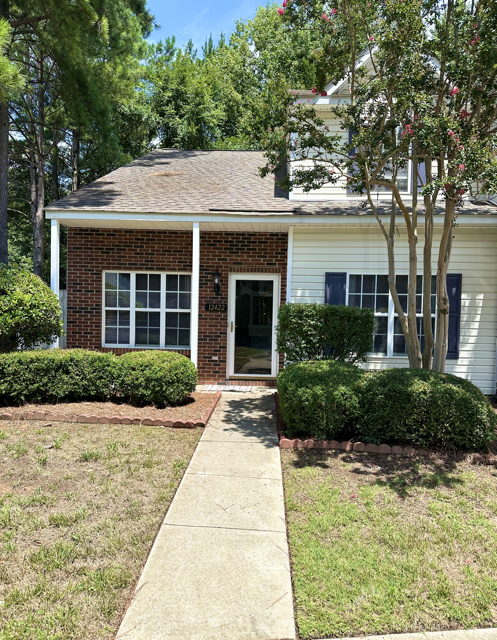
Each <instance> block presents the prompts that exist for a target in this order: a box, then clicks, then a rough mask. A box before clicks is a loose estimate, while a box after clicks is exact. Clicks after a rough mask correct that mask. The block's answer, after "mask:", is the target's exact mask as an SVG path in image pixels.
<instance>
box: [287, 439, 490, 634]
mask: <svg viewBox="0 0 497 640" xmlns="http://www.w3.org/2000/svg"><path fill="white" fill-rule="evenodd" d="M281 454H282V462H283V474H284V482H285V493H286V508H287V516H288V530H289V540H290V552H291V562H292V571H293V581H294V590H295V604H296V617H297V623H298V628H299V631H300V634H301V637H302V638H305V639H307V638H331V637H340V636H360V635H366V634H371V635H373V634H384V633H406V632H410V631H412V632H414V631H437V630H445V629H463V628H478V627H481V628H483V627H495V626H497V469H496V468H495V467H493V466H475V465H472V464H471V463H470V461H469V460H465V459H463V457H462V456H461V457H459V459H457V458H455V457H453V458H450V457H448V456H447V457H445V458H442V457H441V458H438V459H426V458H416V459H413V458H406V457H396V456H378V455H376V456H375V455H365V454H353V453H345V452H322V453H319V452H310V451H309V452H307V451H302V450H294V451H286V450H282V451H281Z"/></svg>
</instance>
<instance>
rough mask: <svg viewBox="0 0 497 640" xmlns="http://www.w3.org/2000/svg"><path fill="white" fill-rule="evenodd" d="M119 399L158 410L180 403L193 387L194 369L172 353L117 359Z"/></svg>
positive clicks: (146, 353) (141, 353)
mask: <svg viewBox="0 0 497 640" xmlns="http://www.w3.org/2000/svg"><path fill="white" fill-rule="evenodd" d="M118 370H119V374H118V386H119V391H120V394H121V396H122V397H123V398H124V399H126V400H129V401H131V402H133V403H135V404H153V405H155V406H158V407H165V406H167V405H175V404H179V403H180V402H183V401H184V400H185V399H186V398H187V397H188V396H189V395H190V393H192V392H193V391H195V386H196V385H197V369H196V368H195V365H194V364H193V363H192V362H191V361H190V360H189V359H188V358H186V357H185V356H183V355H181V354H179V353H174V352H172V351H136V352H130V353H126V354H124V355H122V356H121V357H120V358H119V359H118Z"/></svg>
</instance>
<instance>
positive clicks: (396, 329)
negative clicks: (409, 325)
mask: <svg viewBox="0 0 497 640" xmlns="http://www.w3.org/2000/svg"><path fill="white" fill-rule="evenodd" d="M393 332H394V333H402V326H401V324H400V320H399V319H398V317H397V316H395V318H394V319H393Z"/></svg>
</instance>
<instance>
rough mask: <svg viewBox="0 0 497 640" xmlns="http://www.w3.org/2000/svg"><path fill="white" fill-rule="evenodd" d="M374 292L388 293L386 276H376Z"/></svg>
mask: <svg viewBox="0 0 497 640" xmlns="http://www.w3.org/2000/svg"><path fill="white" fill-rule="evenodd" d="M376 292H377V293H388V276H376Z"/></svg>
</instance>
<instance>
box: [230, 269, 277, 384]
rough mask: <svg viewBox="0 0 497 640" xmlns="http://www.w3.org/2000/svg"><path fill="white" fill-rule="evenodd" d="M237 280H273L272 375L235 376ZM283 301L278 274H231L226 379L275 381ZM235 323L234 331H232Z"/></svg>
mask: <svg viewBox="0 0 497 640" xmlns="http://www.w3.org/2000/svg"><path fill="white" fill-rule="evenodd" d="M237 280H271V281H272V282H273V283H274V284H273V331H272V361H271V373H270V374H235V373H234V369H235V360H234V353H235V344H234V343H235V331H234V329H235V328H236V327H235V319H236V317H235V316H236V314H235V311H236V302H235V301H236V281H237ZM280 300H281V277H280V275H279V274H277V273H230V274H229V281H228V327H227V329H228V345H227V346H228V348H227V358H226V378H227V379H230V378H248V379H250V378H252V379H254V380H260V379H273V378H275V377H276V375H277V373H278V366H279V354H278V352H277V351H276V325H277V318H278V309H279V307H280ZM231 323H233V331H231Z"/></svg>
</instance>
